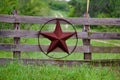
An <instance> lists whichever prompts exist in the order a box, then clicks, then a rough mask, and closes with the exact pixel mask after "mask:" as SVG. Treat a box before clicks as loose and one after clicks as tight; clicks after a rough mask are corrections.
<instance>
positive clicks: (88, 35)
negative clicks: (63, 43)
mask: <svg viewBox="0 0 120 80" xmlns="http://www.w3.org/2000/svg"><path fill="white" fill-rule="evenodd" d="M51 19H53V18H49V17H38V16H37V17H35V16H18V15H17V13H16V12H14V15H2V14H1V15H0V22H6V23H13V24H14V30H0V37H4V38H6V37H13V38H14V44H12V43H11V44H6V43H0V50H4V51H12V52H13V58H0V64H5V63H6V62H11V61H14V60H19V61H22V62H23V63H24V64H38V65H41V64H58V65H63V64H64V65H81V64H83V63H86V64H94V65H99V64H101V65H114V64H117V65H120V59H107V60H92V55H91V54H92V53H96V54H100V53H111V54H113V53H116V54H117V53H118V54H119V53H120V47H105V46H92V45H91V44H90V40H91V39H100V40H102V39H107V40H120V33H117V32H114V33H112V32H90V31H89V28H90V26H88V25H114V26H116V27H120V18H88V19H86V18H63V19H65V20H67V21H69V22H71V23H72V24H77V25H85V26H83V27H84V28H83V29H84V30H83V32H77V34H78V38H79V39H82V40H83V46H77V48H76V49H75V51H74V52H79V53H83V54H84V60H49V59H21V52H40V49H39V46H38V45H28V44H20V39H21V38H37V37H38V36H37V34H38V31H33V30H20V26H19V24H20V23H29V24H31V23H34V24H44V23H45V22H47V21H49V20H51ZM51 23H54V22H51ZM63 24H65V23H64V22H63ZM108 27H109V26H108ZM41 38H42V37H41ZM73 38H74V37H73ZM42 47H44V50H45V51H46V47H48V46H46V45H42ZM72 47H73V46H68V48H69V49H71V48H72ZM55 52H60V51H59V50H55ZM103 55H104V54H103Z"/></svg>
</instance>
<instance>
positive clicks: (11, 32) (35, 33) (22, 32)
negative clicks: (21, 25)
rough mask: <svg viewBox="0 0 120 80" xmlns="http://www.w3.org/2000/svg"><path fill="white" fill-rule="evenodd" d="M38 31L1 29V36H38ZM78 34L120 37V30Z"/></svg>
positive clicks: (87, 36)
mask: <svg viewBox="0 0 120 80" xmlns="http://www.w3.org/2000/svg"><path fill="white" fill-rule="evenodd" d="M38 33H39V31H33V30H0V37H21V38H38ZM77 35H78V38H79V39H106V40H109V39H118V40H119V39H120V33H119V32H101V33H100V32H77ZM40 38H43V36H40ZM73 38H76V37H75V36H73Z"/></svg>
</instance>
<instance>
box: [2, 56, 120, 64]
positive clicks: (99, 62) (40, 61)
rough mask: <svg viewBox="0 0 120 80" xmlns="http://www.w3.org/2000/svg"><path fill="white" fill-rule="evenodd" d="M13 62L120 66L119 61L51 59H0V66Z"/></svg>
mask: <svg viewBox="0 0 120 80" xmlns="http://www.w3.org/2000/svg"><path fill="white" fill-rule="evenodd" d="M13 61H19V63H23V64H25V65H26V64H30V65H58V66H63V65H66V66H76V65H78V66H80V65H82V64H87V65H94V66H101V65H102V66H120V59H107V60H51V59H19V60H18V59H11V58H0V65H5V64H8V63H11V62H13Z"/></svg>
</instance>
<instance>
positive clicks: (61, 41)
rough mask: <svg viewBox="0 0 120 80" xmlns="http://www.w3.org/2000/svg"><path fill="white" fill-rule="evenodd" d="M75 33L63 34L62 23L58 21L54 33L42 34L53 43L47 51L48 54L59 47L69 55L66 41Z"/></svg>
mask: <svg viewBox="0 0 120 80" xmlns="http://www.w3.org/2000/svg"><path fill="white" fill-rule="evenodd" d="M74 34H75V32H64V33H63V32H62V29H61V26H60V22H59V20H57V22H56V28H55V30H54V32H53V33H50V32H46V33H41V35H43V36H44V37H46V38H48V39H49V40H50V41H51V44H50V46H49V48H48V50H47V54H48V53H49V52H51V51H53V50H54V49H56V48H57V47H59V48H60V49H62V50H63V51H64V52H66V53H68V54H69V50H68V48H67V45H66V42H65V41H66V40H67V39H68V38H70V37H71V36H73V35H74Z"/></svg>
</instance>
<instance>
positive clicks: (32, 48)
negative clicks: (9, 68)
mask: <svg viewBox="0 0 120 80" xmlns="http://www.w3.org/2000/svg"><path fill="white" fill-rule="evenodd" d="M41 47H42V48H43V50H44V51H47V49H48V47H49V46H47V45H41ZM73 48H74V46H68V49H69V51H70V52H71V51H72V50H73ZM0 50H5V51H22V52H41V51H40V49H39V46H38V45H25V44H24V45H20V44H19V45H15V44H0ZM54 52H61V50H60V49H59V48H57V49H55V50H54ZM74 52H79V53H80V52H86V53H88V52H93V53H120V47H104V46H77V47H76V49H75V51H74Z"/></svg>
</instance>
